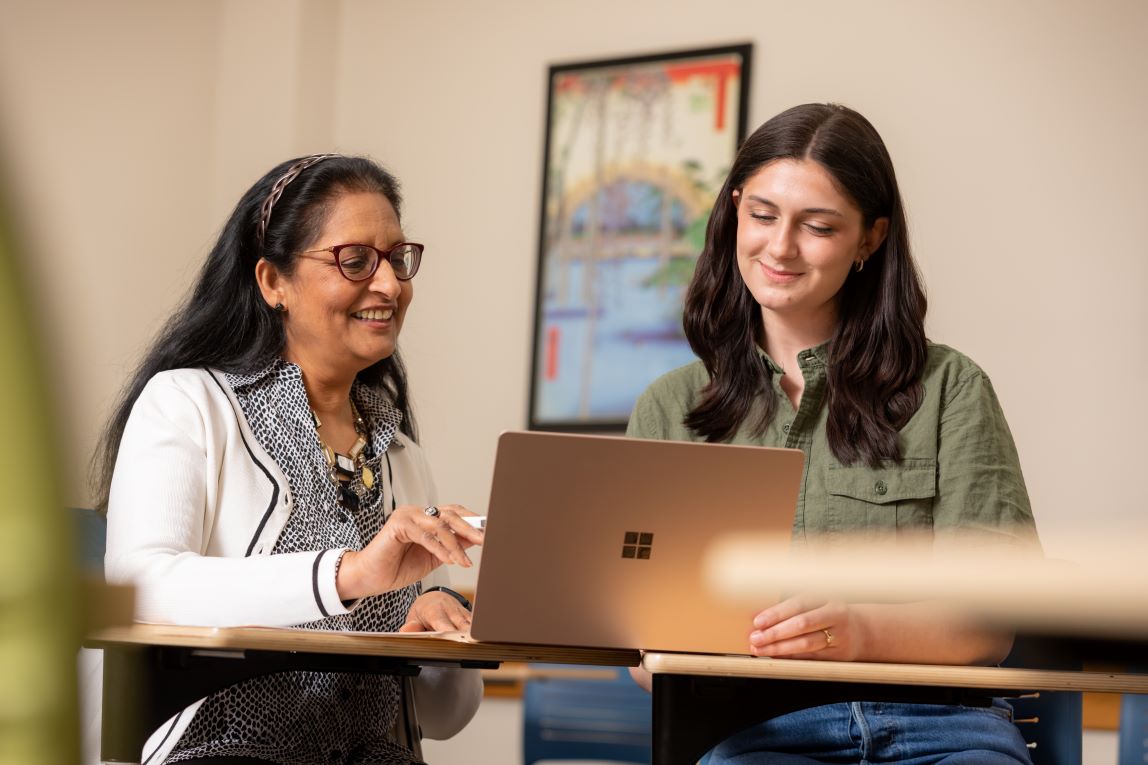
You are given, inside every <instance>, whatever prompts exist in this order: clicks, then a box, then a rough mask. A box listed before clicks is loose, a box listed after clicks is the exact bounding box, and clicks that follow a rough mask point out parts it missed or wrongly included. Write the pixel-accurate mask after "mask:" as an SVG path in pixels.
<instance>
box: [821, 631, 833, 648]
mask: <svg viewBox="0 0 1148 765" xmlns="http://www.w3.org/2000/svg"><path fill="white" fill-rule="evenodd" d="M821 631H822V632H824V633H825V647H826V648H828V647H829V646H831V645H833V633H832V632H830V631H829V630H827V629H825V630H821Z"/></svg>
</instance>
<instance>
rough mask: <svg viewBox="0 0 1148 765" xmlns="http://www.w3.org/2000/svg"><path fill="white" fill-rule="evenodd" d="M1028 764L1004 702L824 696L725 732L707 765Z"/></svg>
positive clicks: (1021, 741) (1024, 750)
mask: <svg viewBox="0 0 1148 765" xmlns="http://www.w3.org/2000/svg"><path fill="white" fill-rule="evenodd" d="M820 763H852V765H870V764H876V763H900V765H941V764H942V763H943V765H998V764H999V765H1018V764H1023V765H1031V763H1032V760H1031V759H1030V757H1029V754H1028V749H1027V748H1026V747H1025V745H1024V739H1023V738H1022V737H1021V735H1020V731H1018V730H1017V728H1016V726H1015V725H1013V724H1012V707H1010V706H1009V705H1008V704H1007V703H1005V702H1004V701H1001V700H1000V699H994V700H993V705H992V706H991V707H983V708H982V707H962V706H946V705H943V704H887V703H879V702H869V701H855V702H852V703H842V704H828V705H826V706H821V707H813V708H811V709H803V710H801V711H798V712H792V713H790V714H787V715H782V716H780V717H775V718H773V719H772V720H767V721H765V722H763V723H758V724H757V725H754V726H752V727H750V728H747V729H745V730H743V731H742V732H740V733H737V734H735V735H734V736H732V737H731V738H728V739H726V740H725V741H723V742H722V743H721V744H719V745H718V746H717V747H715V748H714V750H713V751H712V752H710V755H709V760H708V765H815V764H820Z"/></svg>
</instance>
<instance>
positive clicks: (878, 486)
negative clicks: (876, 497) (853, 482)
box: [873, 481, 889, 496]
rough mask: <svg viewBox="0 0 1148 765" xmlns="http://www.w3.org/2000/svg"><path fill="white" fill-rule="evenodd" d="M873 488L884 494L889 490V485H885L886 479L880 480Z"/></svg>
mask: <svg viewBox="0 0 1148 765" xmlns="http://www.w3.org/2000/svg"><path fill="white" fill-rule="evenodd" d="M873 490H874V491H876V492H877V493H878V494H880V495H882V496H884V494H885V492H887V491H889V487H888V486H886V485H885V482H884V481H878V482H877V484H876V485H875V486H874V487H873Z"/></svg>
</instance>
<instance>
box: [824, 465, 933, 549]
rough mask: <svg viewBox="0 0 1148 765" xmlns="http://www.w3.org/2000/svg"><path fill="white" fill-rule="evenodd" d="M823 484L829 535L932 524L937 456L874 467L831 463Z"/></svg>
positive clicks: (884, 532) (913, 529) (894, 531)
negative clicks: (832, 464) (824, 485)
mask: <svg viewBox="0 0 1148 765" xmlns="http://www.w3.org/2000/svg"><path fill="white" fill-rule="evenodd" d="M825 484H826V493H827V495H828V503H827V504H828V507H827V508H826V525H827V527H828V530H829V531H830V533H840V534H864V535H867V536H873V535H875V536H896V535H898V534H904V533H920V532H926V531H929V530H931V529H932V527H933V498H934V497H935V496H936V494H937V463H936V460H932V459H906V460H903V461H902V462H901V463H900V464H897V463H895V462H891V461H890V462H887V463H885V464H882V465H881V466H880V467H877V468H871V467H869V466H867V465H861V466H858V465H853V466H848V467H846V466H831V467H830V468H829V469H828V470H827V471H826V476H825Z"/></svg>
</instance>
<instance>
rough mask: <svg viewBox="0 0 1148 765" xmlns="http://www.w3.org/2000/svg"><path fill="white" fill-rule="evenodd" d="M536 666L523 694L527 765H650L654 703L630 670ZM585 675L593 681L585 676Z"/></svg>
mask: <svg viewBox="0 0 1148 765" xmlns="http://www.w3.org/2000/svg"><path fill="white" fill-rule="evenodd" d="M531 666H532V668H534V669H535V670H536V672H535V676H534V677H531V676H529V675H528V676H527V679H526V681H525V683H524V684H523V693H522V705H523V713H524V717H525V720H524V725H523V733H522V751H523V755H524V757H523V760H524V762H525V765H532V763H535V762H538V761H540V760H607V761H614V762H638V763H648V762H649V761H650V758H651V751H650V750H651V733H650V731H651V719H652V715H653V702H652V701H651V697H650V694H648V693H646V692H645V691H644V690H642V689H641V688H639V687H638V686H637V685H636V684H635V683H634V681H633V680H631V679H630V673H629V672H627V671H626V669H625V668H618V667H585V666H577V665H566V664H546V665H531ZM586 670H590V671H592V673H593V675H594V676H593V677H589V676H586V675H587V674H589V673H587V672H586ZM563 674H567V675H568V676H565V677H563V676H562V675H563ZM579 674H581V675H583V676H581V677H579V676H578V675H579Z"/></svg>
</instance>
